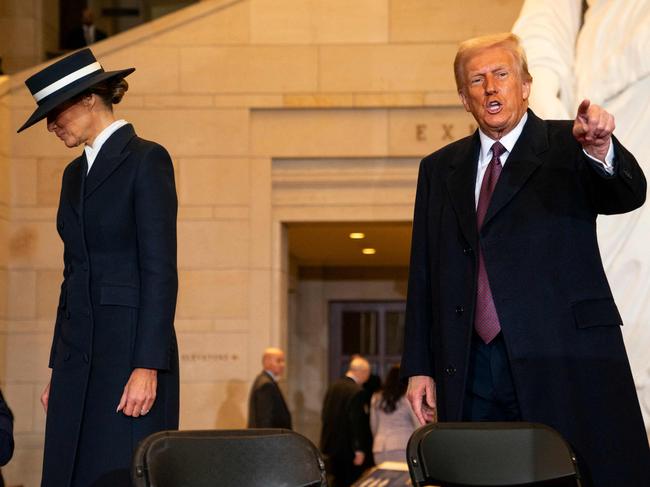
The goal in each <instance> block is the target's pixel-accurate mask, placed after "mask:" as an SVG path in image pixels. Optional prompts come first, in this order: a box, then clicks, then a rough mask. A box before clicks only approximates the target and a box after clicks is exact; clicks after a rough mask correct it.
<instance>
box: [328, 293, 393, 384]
mask: <svg viewBox="0 0 650 487" xmlns="http://www.w3.org/2000/svg"><path fill="white" fill-rule="evenodd" d="M405 308H406V302H405V301H357V302H352V301H331V302H330V303H329V322H330V332H329V381H330V382H332V381H334V380H336V379H337V378H338V377H341V376H342V375H343V374H345V372H346V370H347V366H348V364H349V362H350V359H351V358H352V356H353V355H355V354H360V355H362V356H363V357H365V358H366V359H367V360H368V362H370V365H371V367H372V372H373V373H374V374H377V375H379V376H380V377H381V378H382V379H383V378H384V377H385V375H386V372H387V371H388V369H389V368H390V367H391V366H392V365H393V364H396V363H399V361H400V360H401V359H402V347H403V344H404V313H405Z"/></svg>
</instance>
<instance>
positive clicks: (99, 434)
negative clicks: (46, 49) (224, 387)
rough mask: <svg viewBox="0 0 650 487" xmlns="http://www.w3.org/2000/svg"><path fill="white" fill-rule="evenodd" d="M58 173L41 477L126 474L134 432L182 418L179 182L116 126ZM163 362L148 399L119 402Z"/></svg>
mask: <svg viewBox="0 0 650 487" xmlns="http://www.w3.org/2000/svg"><path fill="white" fill-rule="evenodd" d="M85 167H86V158H85V155H82V156H81V157H79V158H77V159H75V160H74V161H72V163H70V164H69V165H68V167H66V169H65V171H64V174H63V182H62V187H61V199H60V202H59V210H58V213H57V229H58V231H59V234H60V236H61V238H62V240H63V243H64V256H63V259H64V264H65V268H64V271H63V277H64V279H63V283H62V285H61V295H60V299H59V309H58V313H57V320H56V324H55V330H54V338H53V342H52V350H51V355H50V367H51V368H52V382H51V389H50V398H49V405H48V414H47V423H46V431H45V456H44V464H43V481H42V485H43V487H50V486H51V487H66V486H70V485H80V486H86V485H95V484H93V482H95V481H97V480H98V479H102V482H103V483H102V482H100V483H98V484H97V485H113V486H121V485H130V483H129V474H128V472H129V466H130V464H131V456H132V453H133V449H134V448H135V447H136V445H137V444H138V442H139V440H141V439H142V438H144V437H145V436H147V435H149V434H150V433H153V432H155V431H159V430H162V429H174V428H177V427H178V353H177V348H176V337H175V333H174V312H175V308H176V293H177V286H178V280H177V274H176V208H177V202H176V190H175V187H174V171H173V167H172V162H171V159H170V157H169V154H168V153H167V151H166V150H165V149H164V148H163V147H161V146H160V145H158V144H155V143H153V142H149V141H146V140H143V139H141V138H139V137H137V136H136V135H135V132H134V130H133V126H131V125H126V126H124V127H121V128H120V129H118V130H117V131H116V132H115V133H113V134H112V135H111V137H110V138H109V139H108V140H107V141H106V142H105V144H104V145H103V146H102V148H101V151H100V152H99V154H98V155H97V158H96V160H95V162H94V164H93V166H92V168H91V171H90V173H89V174H88V176H86V175H85ZM136 367H144V368H151V369H158V390H157V397H156V401H155V403H154V405H153V407H152V409H151V411H150V412H149V413H148V414H147V415H146V416H143V417H140V418H130V417H127V416H125V415H123V414H121V413H120V414H117V413H116V412H115V409H116V407H117V404H118V402H119V400H120V397H121V395H122V392H123V389H124V386H125V384H126V382H127V381H128V379H129V376H130V374H131V371H132V370H133V369H134V368H136Z"/></svg>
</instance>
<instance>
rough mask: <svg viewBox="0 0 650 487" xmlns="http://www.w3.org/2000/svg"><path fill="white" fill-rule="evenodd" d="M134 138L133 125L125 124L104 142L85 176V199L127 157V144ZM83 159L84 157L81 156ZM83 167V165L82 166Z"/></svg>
mask: <svg viewBox="0 0 650 487" xmlns="http://www.w3.org/2000/svg"><path fill="white" fill-rule="evenodd" d="M133 137H135V130H134V129H133V125H131V124H126V125H124V126H123V127H120V128H119V129H117V130H116V131H115V132H114V133H113V134H112V135H111V136H110V137H109V138H108V140H106V142H104V145H103V146H102V148H101V149H100V151H99V153H98V154H97V158H96V159H95V162H94V163H93V166H92V168H91V170H90V172H89V173H88V175H87V176H86V184H85V187H86V189H85V197H86V198H88V197H89V196H90V195H91V194H92V193H93V192H94V191H95V190H96V189H97V188H98V187H99V186H101V184H102V183H103V182H104V181H105V180H106V179H107V178H108V177H109V176H110V175H111V174H112V173H113V171H115V170H116V169H117V168H118V167H119V165H120V164H122V162H123V161H124V159H126V158H127V157H128V155H129V151H127V150H125V149H126V146H127V144H128V143H129V142H130V141H131V139H132V138H133ZM83 157H84V158H85V155H84V156H83ZM82 165H83V166H84V167H85V164H82Z"/></svg>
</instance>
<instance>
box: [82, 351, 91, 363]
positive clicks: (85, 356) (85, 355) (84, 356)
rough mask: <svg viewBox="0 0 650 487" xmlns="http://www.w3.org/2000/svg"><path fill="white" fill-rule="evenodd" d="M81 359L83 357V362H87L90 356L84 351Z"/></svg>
mask: <svg viewBox="0 0 650 487" xmlns="http://www.w3.org/2000/svg"><path fill="white" fill-rule="evenodd" d="M83 359H84V362H86V363H88V360H90V357H88V354H87V353H84V355H83Z"/></svg>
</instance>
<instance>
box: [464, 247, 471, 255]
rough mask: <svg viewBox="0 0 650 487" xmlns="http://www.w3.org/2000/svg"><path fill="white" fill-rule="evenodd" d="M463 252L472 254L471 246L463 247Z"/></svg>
mask: <svg viewBox="0 0 650 487" xmlns="http://www.w3.org/2000/svg"><path fill="white" fill-rule="evenodd" d="M463 254H465V255H472V247H465V248H464V249H463Z"/></svg>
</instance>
